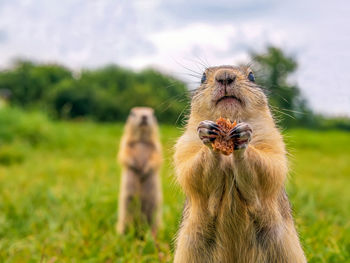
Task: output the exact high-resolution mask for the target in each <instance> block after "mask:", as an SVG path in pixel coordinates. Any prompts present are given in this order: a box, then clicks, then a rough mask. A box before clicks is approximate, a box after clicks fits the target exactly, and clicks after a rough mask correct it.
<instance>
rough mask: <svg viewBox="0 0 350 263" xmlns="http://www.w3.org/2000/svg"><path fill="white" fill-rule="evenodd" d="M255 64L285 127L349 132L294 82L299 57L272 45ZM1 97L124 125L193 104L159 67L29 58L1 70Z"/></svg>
mask: <svg viewBox="0 0 350 263" xmlns="http://www.w3.org/2000/svg"><path fill="white" fill-rule="evenodd" d="M251 61H253V63H252V67H253V69H254V70H255V72H256V81H257V82H258V84H259V85H260V86H261V87H262V88H263V90H264V91H265V93H266V94H267V96H268V98H269V102H270V105H271V110H272V112H273V113H274V115H275V116H276V119H278V120H279V122H280V125H282V126H285V127H293V126H308V127H319V126H320V125H321V126H322V125H323V124H325V123H326V124H327V125H329V124H330V123H331V124H332V125H333V126H335V127H338V126H339V127H340V128H344V127H345V128H346V129H348V128H349V129H350V125H349V120H348V119H346V118H344V119H332V120H329V119H325V118H324V117H322V116H318V115H315V114H313V112H312V111H311V110H310V108H309V107H308V105H307V101H306V99H305V98H304V97H303V96H302V94H301V92H300V88H299V87H298V85H297V84H296V83H291V81H290V80H289V76H290V75H291V74H293V73H294V72H295V70H296V69H297V62H296V60H295V58H293V57H291V56H287V55H286V54H284V52H283V51H282V50H281V49H279V48H276V47H268V48H267V51H266V52H264V53H263V54H257V53H252V54H251ZM198 81H199V80H198ZM1 95H2V96H6V97H7V98H8V99H9V100H10V103H11V104H13V105H16V106H19V107H22V108H25V109H31V108H36V109H38V108H39V109H40V110H44V111H46V112H48V113H49V114H50V115H51V116H53V117H54V118H59V119H77V118H89V119H93V120H96V121H124V120H125V118H126V116H127V114H128V112H129V110H130V108H132V107H134V106H149V107H153V108H154V109H155V110H156V114H157V117H158V119H159V120H160V121H161V122H165V123H171V124H175V123H177V122H179V121H181V119H183V118H184V116H185V115H186V114H185V113H186V110H188V103H189V101H190V96H189V91H188V89H187V86H186V84H185V83H184V82H183V81H181V80H179V79H177V78H175V77H173V76H170V75H167V74H164V73H161V72H159V71H157V70H155V69H145V70H143V71H140V72H135V71H132V70H130V69H126V68H123V67H120V66H117V65H108V66H105V67H102V68H97V69H83V70H81V71H80V72H74V71H72V70H71V69H69V68H67V67H65V66H62V65H58V64H42V63H34V62H32V61H28V60H17V61H15V62H14V63H13V65H12V66H11V67H9V68H7V69H6V70H2V71H0V96H1ZM322 123H323V124H322ZM339 127H338V128H339Z"/></svg>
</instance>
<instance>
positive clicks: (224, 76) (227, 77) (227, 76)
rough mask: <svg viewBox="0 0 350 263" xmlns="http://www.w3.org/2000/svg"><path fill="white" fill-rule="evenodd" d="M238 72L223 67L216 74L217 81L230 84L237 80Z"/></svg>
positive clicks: (221, 83)
mask: <svg viewBox="0 0 350 263" xmlns="http://www.w3.org/2000/svg"><path fill="white" fill-rule="evenodd" d="M235 79H236V74H235V73H234V72H232V71H231V70H229V69H223V70H220V71H218V72H217V73H216V74H215V81H216V82H217V83H218V84H219V85H222V86H230V85H231V84H233V83H234V82H235Z"/></svg>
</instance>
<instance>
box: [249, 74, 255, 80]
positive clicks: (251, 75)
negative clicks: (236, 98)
mask: <svg viewBox="0 0 350 263" xmlns="http://www.w3.org/2000/svg"><path fill="white" fill-rule="evenodd" d="M248 79H249V80H250V81H252V82H255V77H254V74H253V72H249V74H248Z"/></svg>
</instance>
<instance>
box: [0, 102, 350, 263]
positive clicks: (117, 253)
mask: <svg viewBox="0 0 350 263" xmlns="http://www.w3.org/2000/svg"><path fill="white" fill-rule="evenodd" d="M121 134H122V125H121V124H96V123H93V122H53V121H49V120H48V119H47V118H46V117H45V116H43V115H41V114H38V113H26V114H24V113H22V112H20V111H17V110H9V109H5V110H4V109H2V110H0V262H170V261H171V260H172V255H173V249H174V244H173V240H174V235H175V233H176V230H177V227H178V224H179V220H180V216H181V209H182V206H183V201H184V196H183V194H182V193H181V190H180V189H179V187H178V186H177V185H176V183H175V181H174V172H173V169H172V164H171V159H172V151H173V145H174V142H175V140H176V138H177V137H178V136H179V135H180V134H181V129H179V128H176V127H172V126H161V136H162V142H163V149H164V154H165V156H164V158H165V162H164V165H163V168H162V185H163V193H164V204H163V227H162V229H161V230H160V232H159V237H158V240H157V241H156V242H154V240H153V239H152V237H151V235H150V233H148V235H147V236H146V237H145V239H144V240H136V239H134V237H133V235H132V234H130V235H126V236H123V237H120V236H118V235H116V233H115V223H116V220H117V197H118V189H119V179H120V167H119V166H118V164H117V163H116V158H115V157H116V153H117V148H118V141H119V138H120V136H121ZM284 136H285V139H286V141H287V145H288V149H289V152H290V162H291V173H290V177H289V181H288V185H287V190H288V194H289V196H290V200H291V203H292V205H293V210H294V215H295V221H296V224H297V228H298V231H299V233H300V236H301V240H302V243H303V247H304V249H305V252H306V255H307V258H308V260H309V262H349V261H350V209H349V207H350V190H349V189H350V180H349V178H350V147H349V145H350V134H349V133H345V132H340V131H308V130H290V131H285V132H284Z"/></svg>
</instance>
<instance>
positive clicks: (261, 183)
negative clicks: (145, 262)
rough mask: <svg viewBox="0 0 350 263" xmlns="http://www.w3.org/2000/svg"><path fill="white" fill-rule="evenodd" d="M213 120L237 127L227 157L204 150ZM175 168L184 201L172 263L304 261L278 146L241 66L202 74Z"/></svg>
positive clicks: (263, 104)
mask: <svg viewBox="0 0 350 263" xmlns="http://www.w3.org/2000/svg"><path fill="white" fill-rule="evenodd" d="M220 117H224V118H228V119H230V120H231V121H235V120H236V121H237V122H238V124H237V126H236V127H235V128H233V129H232V130H231V131H230V132H229V133H228V135H227V136H228V138H229V139H232V140H234V143H235V151H234V152H233V153H232V154H231V155H228V156H225V155H223V154H221V153H218V152H214V151H213V150H212V146H211V143H212V142H213V141H214V140H215V138H216V137H217V134H218V130H219V129H220V128H219V127H218V126H217V125H216V123H215V120H217V119H218V118H220ZM174 162H175V169H176V174H177V181H178V183H179V184H180V185H181V187H182V188H183V191H184V192H185V194H186V197H187V201H186V204H185V208H184V211H183V218H182V223H181V227H180V230H179V232H178V236H177V242H176V251H175V260H174V262H175V263H190V262H200V263H205V262H208V263H209V262H220V263H224V262H227V263H229V262H230V263H232V262H238V263H256V262H258V263H261V262H264V263H265V262H266V263H272V262H276V263H301V262H306V259H305V256H304V253H303V250H302V248H301V245H300V242H299V238H298V235H297V232H296V230H295V227H294V223H293V218H292V215H291V209H290V205H289V201H288V198H287V195H286V193H285V179H286V176H287V172H288V165H287V158H286V150H285V145H284V142H283V139H282V136H281V134H280V132H279V131H278V129H277V128H276V125H275V123H274V120H273V118H272V115H271V113H270V110H269V107H268V102H267V98H266V96H265V95H264V93H263V92H262V90H261V89H260V88H259V87H258V86H257V85H256V84H255V79H254V75H253V73H252V72H251V70H250V69H249V68H248V67H243V66H241V67H233V66H220V67H212V68H208V69H206V70H205V72H204V74H203V77H202V80H201V85H200V87H199V88H198V90H197V91H196V93H195V94H194V96H193V98H192V102H191V113H190V117H189V120H188V123H187V126H186V130H185V132H184V134H183V135H182V136H181V137H180V138H179V140H178V141H177V143H176V146H175V155H174Z"/></svg>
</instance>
